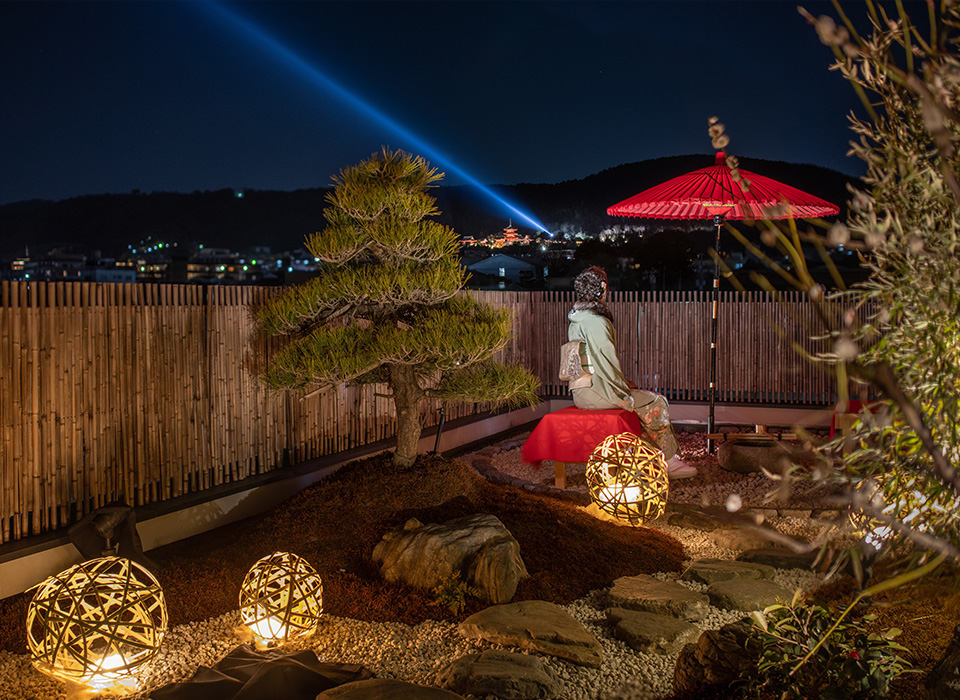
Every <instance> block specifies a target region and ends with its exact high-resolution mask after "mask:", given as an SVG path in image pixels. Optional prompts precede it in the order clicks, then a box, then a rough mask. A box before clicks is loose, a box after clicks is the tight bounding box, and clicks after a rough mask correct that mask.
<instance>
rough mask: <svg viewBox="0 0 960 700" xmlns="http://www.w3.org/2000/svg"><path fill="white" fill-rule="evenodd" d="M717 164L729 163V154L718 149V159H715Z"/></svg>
mask: <svg viewBox="0 0 960 700" xmlns="http://www.w3.org/2000/svg"><path fill="white" fill-rule="evenodd" d="M715 163H716V165H726V164H727V154H726V153H724V152H723V151H717V160H716V161H715Z"/></svg>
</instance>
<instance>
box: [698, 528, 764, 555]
mask: <svg viewBox="0 0 960 700" xmlns="http://www.w3.org/2000/svg"><path fill="white" fill-rule="evenodd" d="M710 539H711V540H712V541H713V543H714V544H716V545H717V546H718V547H723V548H724V549H729V550H730V551H731V552H743V551H745V550H747V549H757V548H758V547H765V546H769V545H770V539H769V538H767V537H765V536H764V535H761V534H760V533H759V532H756V531H754V530H717V531H716V532H711V533H710Z"/></svg>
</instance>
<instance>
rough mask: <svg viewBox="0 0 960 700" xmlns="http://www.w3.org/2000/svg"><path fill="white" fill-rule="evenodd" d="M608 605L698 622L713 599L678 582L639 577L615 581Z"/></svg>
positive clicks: (622, 578)
mask: <svg viewBox="0 0 960 700" xmlns="http://www.w3.org/2000/svg"><path fill="white" fill-rule="evenodd" d="M606 606H607V607H610V608H625V609H627V610H642V611H644V612H651V613H657V614H658V615H669V616H671V617H679V618H681V619H684V620H699V619H701V618H703V617H704V616H705V615H706V614H707V609H708V608H709V606H710V600H709V599H708V598H707V596H705V595H703V594H702V593H697V592H696V591H692V590H690V589H689V588H687V587H686V586H681V585H680V584H679V583H674V582H673V581H661V580H660V579H656V578H654V577H653V576H647V575H646V574H640V575H639V576H622V577H620V578H618V579H617V580H616V581H614V582H613V586H612V587H611V588H610V590H609V591H608V592H607V597H606Z"/></svg>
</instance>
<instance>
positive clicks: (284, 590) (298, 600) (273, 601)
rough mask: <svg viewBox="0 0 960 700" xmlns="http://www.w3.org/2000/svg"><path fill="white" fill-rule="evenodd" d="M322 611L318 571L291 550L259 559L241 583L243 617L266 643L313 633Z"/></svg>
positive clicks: (321, 590)
mask: <svg viewBox="0 0 960 700" xmlns="http://www.w3.org/2000/svg"><path fill="white" fill-rule="evenodd" d="M322 613H323V588H322V586H321V582H320V576H319V574H317V572H316V570H314V568H313V567H312V566H310V564H309V563H308V562H307V560H306V559H303V558H302V557H298V556H297V555H296V554H291V553H290V552H274V553H273V554H270V555H268V556H265V557H263V558H262V559H260V560H258V561H257V562H256V563H255V564H254V565H253V566H252V567H250V571H248V572H247V575H246V577H245V578H244V579H243V584H242V585H241V586H240V617H241V618H242V619H243V623H244V624H245V625H246V626H247V627H249V628H250V631H251V632H253V634H254V635H255V636H256V637H257V638H259V639H260V640H261V642H262V643H264V644H267V645H273V644H281V643H283V642H286V641H287V640H289V639H294V638H296V637H305V636H307V635H310V634H313V633H314V632H315V631H316V629H317V623H318V622H319V620H320V615H321V614H322Z"/></svg>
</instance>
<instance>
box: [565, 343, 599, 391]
mask: <svg viewBox="0 0 960 700" xmlns="http://www.w3.org/2000/svg"><path fill="white" fill-rule="evenodd" d="M592 374H593V365H592V364H591V363H590V356H589V355H587V344H586V343H585V342H584V341H582V340H571V341H570V342H569V343H564V344H563V345H561V346H560V372H559V376H560V379H562V380H563V381H565V382H567V383H568V385H569V387H570V388H571V389H582V388H583V387H588V386H591V385H592V384H593V377H592V376H591V375H592Z"/></svg>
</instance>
